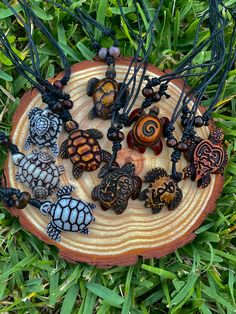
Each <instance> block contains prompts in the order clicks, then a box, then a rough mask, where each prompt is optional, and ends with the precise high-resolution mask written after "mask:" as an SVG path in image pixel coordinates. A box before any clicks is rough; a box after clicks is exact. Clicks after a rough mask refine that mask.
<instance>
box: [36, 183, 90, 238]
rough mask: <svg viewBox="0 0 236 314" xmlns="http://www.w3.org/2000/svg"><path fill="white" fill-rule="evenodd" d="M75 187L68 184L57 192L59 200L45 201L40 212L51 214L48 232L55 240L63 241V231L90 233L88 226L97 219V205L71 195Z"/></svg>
mask: <svg viewBox="0 0 236 314" xmlns="http://www.w3.org/2000/svg"><path fill="white" fill-rule="evenodd" d="M73 190H74V187H73V186H71V185H66V186H64V187H62V188H60V189H59V190H58V191H57V192H56V196H57V201H56V202H55V203H52V202H44V203H42V205H41V206H40V212H41V213H42V214H44V215H49V216H51V221H50V223H49V224H48V225H47V234H48V236H49V238H51V239H52V240H54V241H57V242H60V241H61V232H62V231H70V232H80V233H83V234H86V235H87V234H88V226H89V225H90V223H91V222H93V221H95V218H94V216H93V213H92V211H93V210H94V209H95V208H96V206H95V205H94V204H92V203H86V202H84V201H82V200H81V199H78V198H73V197H71V193H72V191H73Z"/></svg>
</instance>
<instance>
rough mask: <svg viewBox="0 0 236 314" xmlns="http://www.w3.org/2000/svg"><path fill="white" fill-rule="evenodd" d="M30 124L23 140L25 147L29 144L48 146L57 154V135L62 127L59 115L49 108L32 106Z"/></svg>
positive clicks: (40, 146)
mask: <svg viewBox="0 0 236 314" xmlns="http://www.w3.org/2000/svg"><path fill="white" fill-rule="evenodd" d="M28 116H29V120H30V126H29V135H28V137H27V139H26V141H25V146H24V147H25V149H28V148H29V147H30V146H31V145H37V146H38V147H39V148H43V147H49V148H50V149H51V151H52V153H53V154H54V155H55V156H57V155H58V153H59V147H58V145H57V142H56V141H57V137H58V135H59V134H60V132H61V129H62V120H61V119H60V117H59V115H58V114H56V113H54V112H52V111H51V110H50V109H48V108H46V109H40V108H38V107H35V108H33V109H32V110H31V111H30V112H29V114H28Z"/></svg>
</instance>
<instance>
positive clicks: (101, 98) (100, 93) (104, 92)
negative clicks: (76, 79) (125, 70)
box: [87, 64, 128, 120]
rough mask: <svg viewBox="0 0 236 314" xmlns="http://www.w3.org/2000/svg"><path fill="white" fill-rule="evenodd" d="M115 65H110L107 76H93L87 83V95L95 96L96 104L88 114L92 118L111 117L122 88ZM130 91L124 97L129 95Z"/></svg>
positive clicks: (105, 118)
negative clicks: (100, 77)
mask: <svg viewBox="0 0 236 314" xmlns="http://www.w3.org/2000/svg"><path fill="white" fill-rule="evenodd" d="M115 77H116V71H115V65H114V64H111V65H110V66H108V69H107V72H106V77H105V78H104V79H101V80H99V79H98V78H96V77H93V78H91V79H90V80H89V81H88V84H87V95H88V96H90V97H93V103H94V106H93V108H92V109H91V110H90V112H89V114H88V118H89V119H90V120H92V119H94V118H96V117H98V118H101V119H103V120H107V119H110V118H111V116H112V111H113V109H114V103H115V100H116V96H117V93H118V92H119V90H120V87H121V83H118V82H117V81H116V80H115ZM127 95H128V92H126V93H124V96H123V97H127Z"/></svg>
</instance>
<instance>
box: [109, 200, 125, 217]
mask: <svg viewBox="0 0 236 314" xmlns="http://www.w3.org/2000/svg"><path fill="white" fill-rule="evenodd" d="M127 205H128V204H127V202H125V203H123V204H121V205H118V206H114V208H113V209H114V211H115V213H116V214H117V215H121V214H122V213H123V212H124V211H125V209H126V207H127Z"/></svg>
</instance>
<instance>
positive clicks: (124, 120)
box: [118, 113, 129, 126]
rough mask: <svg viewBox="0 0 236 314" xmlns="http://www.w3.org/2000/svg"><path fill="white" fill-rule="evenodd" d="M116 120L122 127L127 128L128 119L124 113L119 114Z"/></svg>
mask: <svg viewBox="0 0 236 314" xmlns="http://www.w3.org/2000/svg"><path fill="white" fill-rule="evenodd" d="M118 119H119V123H121V124H123V125H124V126H127V124H128V121H129V117H128V116H127V115H126V114H125V113H121V114H120V115H119V118H118Z"/></svg>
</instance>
